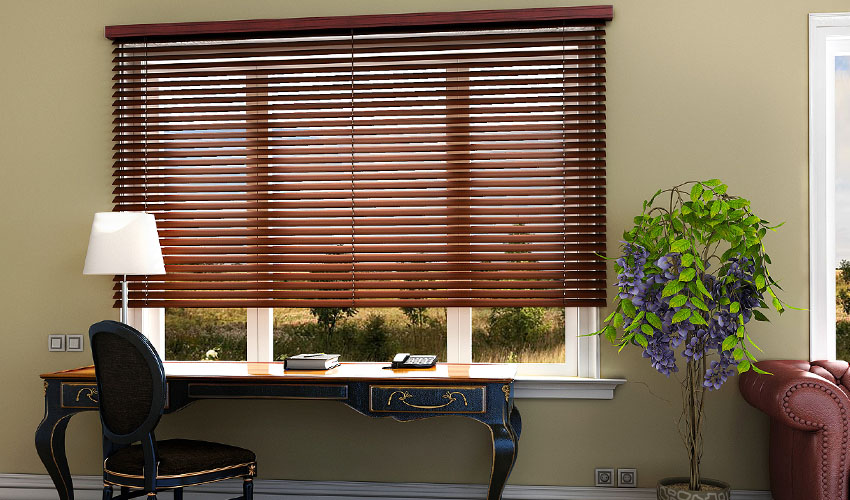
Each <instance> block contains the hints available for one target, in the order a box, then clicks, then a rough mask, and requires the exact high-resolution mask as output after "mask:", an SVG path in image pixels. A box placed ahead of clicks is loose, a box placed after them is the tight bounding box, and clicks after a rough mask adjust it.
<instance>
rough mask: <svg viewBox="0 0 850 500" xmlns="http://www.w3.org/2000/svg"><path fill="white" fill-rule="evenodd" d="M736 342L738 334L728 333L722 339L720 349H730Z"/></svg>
mask: <svg viewBox="0 0 850 500" xmlns="http://www.w3.org/2000/svg"><path fill="white" fill-rule="evenodd" d="M737 344H738V336H737V335H734V334H733V335H729V336H728V337H726V338H725V339H723V345H722V346H721V349H720V350H721V351H728V350H729V349H732V348H733V347H735V346H736V345H737Z"/></svg>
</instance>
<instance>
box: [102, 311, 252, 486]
mask: <svg viewBox="0 0 850 500" xmlns="http://www.w3.org/2000/svg"><path fill="white" fill-rule="evenodd" d="M89 338H90V339H91V344H90V345H91V349H92V357H93V358H94V366H95V375H96V377H97V390H98V395H99V399H100V420H101V423H102V424H103V455H104V462H103V484H104V487H103V498H104V499H108V498H112V489H113V487H116V486H119V487H121V494H120V495H119V496H118V497H117V498H118V499H122V500H123V499H128V498H135V497H138V496H142V495H148V498H156V493H157V492H161V491H163V490H173V491H174V498H175V499H182V498H183V488H184V487H186V486H192V485H196V484H203V483H209V482H213V481H221V480H224V479H230V478H237V477H241V478H242V479H243V482H242V496H240V497H238V498H236V499H233V500H251V499H252V498H253V479H254V476H255V474H256V467H257V462H256V456H255V455H254V453H253V452H251V451H249V450H245V449H242V448H237V447H235V446H228V445H225V444H218V443H210V442H206V441H190V440H186V439H168V440H165V441H157V440H156V438H155V437H154V428H155V427H156V425H157V424H158V423H159V419H160V417H161V416H162V413H163V410H164V408H165V403H166V397H167V392H166V385H165V371H164V370H163V366H162V361H161V360H160V358H159V355H157V353H156V350H155V349H154V348H153V346H152V345H151V343H150V342H149V341H148V339H147V338H145V336H144V335H142V334H141V333H139V332H138V331H136V330H135V329H133V328H131V327H129V326H127V325H125V324H124V323H119V322H117V321H101V322H100V323H95V324H94V325H92V327H91V328H90V329H89ZM133 443H140V444H133Z"/></svg>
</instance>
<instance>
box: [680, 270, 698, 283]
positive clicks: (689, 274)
mask: <svg viewBox="0 0 850 500" xmlns="http://www.w3.org/2000/svg"><path fill="white" fill-rule="evenodd" d="M696 275H697V272H696V271H695V270H694V269H692V268H687V269H683V270H682V272H681V273H680V274H679V281H686V282H687V281H691V280H692V279H694V276H696Z"/></svg>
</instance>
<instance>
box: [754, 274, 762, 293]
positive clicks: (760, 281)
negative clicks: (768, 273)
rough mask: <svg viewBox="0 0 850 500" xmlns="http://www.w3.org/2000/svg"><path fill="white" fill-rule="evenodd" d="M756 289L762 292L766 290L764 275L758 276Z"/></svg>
mask: <svg viewBox="0 0 850 500" xmlns="http://www.w3.org/2000/svg"><path fill="white" fill-rule="evenodd" d="M756 288H758V289H759V290H762V289H763V288H764V275H763V274H759V275H758V276H756Z"/></svg>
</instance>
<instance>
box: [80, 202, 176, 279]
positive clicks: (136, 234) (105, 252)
mask: <svg viewBox="0 0 850 500" xmlns="http://www.w3.org/2000/svg"><path fill="white" fill-rule="evenodd" d="M83 274H112V275H114V274H129V275H141V274H165V264H164V263H163V261H162V249H161V248H160V246H159V236H158V235H157V232H156V219H155V218H154V216H153V215H151V214H146V213H144V212H98V213H96V214H94V221H93V222H92V225H91V236H89V249H88V252H86V265H85V267H83Z"/></svg>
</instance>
